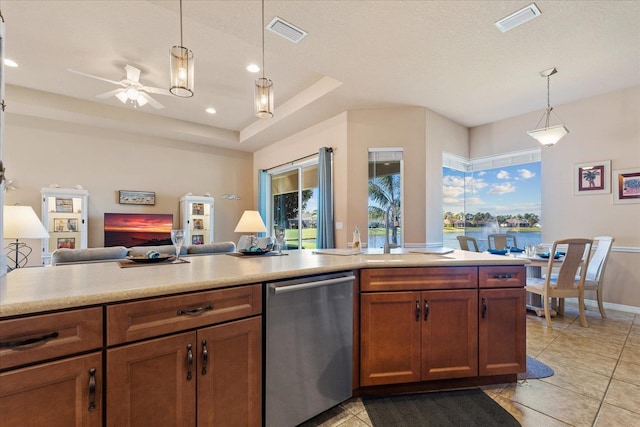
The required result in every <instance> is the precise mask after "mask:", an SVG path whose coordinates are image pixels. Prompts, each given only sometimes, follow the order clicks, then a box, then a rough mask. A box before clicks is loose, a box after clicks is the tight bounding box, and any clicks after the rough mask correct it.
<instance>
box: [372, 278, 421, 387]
mask: <svg viewBox="0 0 640 427" xmlns="http://www.w3.org/2000/svg"><path fill="white" fill-rule="evenodd" d="M360 305H361V307H360V313H361V318H360V321H361V324H360V352H361V355H360V357H361V365H360V372H361V374H360V384H361V385H363V386H370V385H379V384H396V383H408V382H413V381H419V380H420V374H421V372H420V327H421V323H422V322H421V316H420V314H421V297H420V292H417V291H416V292H375V293H366V294H361V296H360Z"/></svg>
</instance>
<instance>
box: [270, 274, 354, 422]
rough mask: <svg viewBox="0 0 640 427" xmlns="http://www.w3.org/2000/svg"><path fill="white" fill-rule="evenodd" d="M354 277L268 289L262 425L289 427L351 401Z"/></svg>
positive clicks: (290, 283)
mask: <svg viewBox="0 0 640 427" xmlns="http://www.w3.org/2000/svg"><path fill="white" fill-rule="evenodd" d="M354 280H355V277H354V275H353V273H352V272H345V273H337V274H328V275H322V276H310V277H306V278H302V279H296V280H289V281H281V282H272V283H267V286H266V288H265V289H266V297H265V298H266V357H265V359H266V364H265V366H266V368H265V425H266V426H267V427H293V426H296V425H298V424H300V423H302V422H304V421H306V420H308V419H309V418H312V417H314V416H315V415H317V414H320V413H321V412H324V411H325V410H327V409H329V408H331V407H333V406H335V405H337V404H339V403H340V402H342V401H344V400H346V399H348V398H349V397H351V392H352V381H351V378H352V370H353V365H352V364H353V356H352V354H353V281H354Z"/></svg>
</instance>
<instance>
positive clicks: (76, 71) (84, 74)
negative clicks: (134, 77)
mask: <svg viewBox="0 0 640 427" xmlns="http://www.w3.org/2000/svg"><path fill="white" fill-rule="evenodd" d="M69 71H71V72H72V73H76V74H80V75H81V76H85V77H91V78H92V79H96V80H102V81H103V82H107V83H113V84H114V85H120V86H123V85H122V83H121V82H117V81H115V80H109V79H105V78H103V77H98V76H94V75H92V74H87V73H83V72H82V71H78V70H74V69H72V68H69Z"/></svg>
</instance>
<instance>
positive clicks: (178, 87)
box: [169, 0, 193, 98]
mask: <svg viewBox="0 0 640 427" xmlns="http://www.w3.org/2000/svg"><path fill="white" fill-rule="evenodd" d="M170 61H171V62H170V64H171V87H170V88H169V92H171V93H172V94H174V95H176V96H179V97H181V98H190V97H192V96H193V52H192V51H191V50H189V49H187V48H186V47H184V46H183V44H182V0H180V46H173V47H172V48H171V60H170Z"/></svg>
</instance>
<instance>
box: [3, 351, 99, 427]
mask: <svg viewBox="0 0 640 427" xmlns="http://www.w3.org/2000/svg"><path fill="white" fill-rule="evenodd" d="M102 384H103V381H102V356H101V355H100V354H99V353H93V354H89V355H86V356H81V357H73V358H69V359H64V360H61V361H57V362H50V363H44V364H41V365H36V366H32V367H29V368H23V369H16V370H13V371H8V372H5V373H3V374H0V425H1V426H2V427H13V426H20V427H22V426H49V427H56V426H59V427H72V426H75V427H80V426H100V425H101V423H102Z"/></svg>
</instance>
